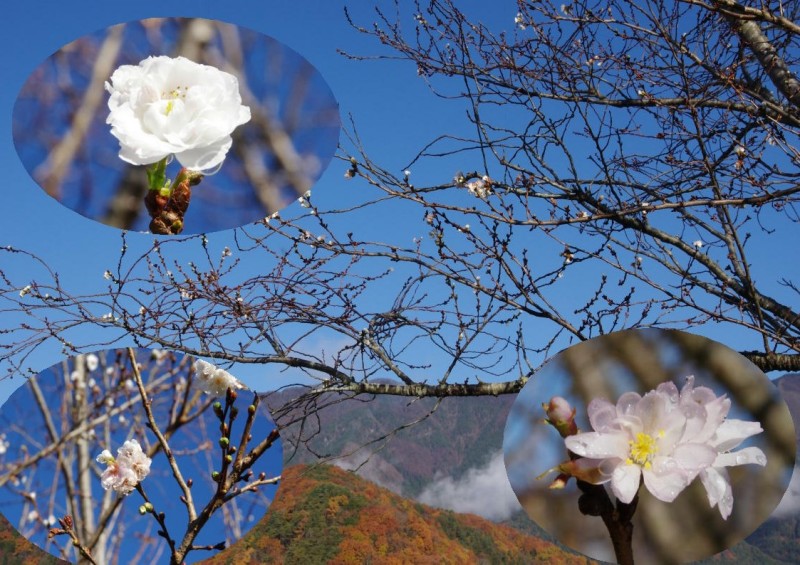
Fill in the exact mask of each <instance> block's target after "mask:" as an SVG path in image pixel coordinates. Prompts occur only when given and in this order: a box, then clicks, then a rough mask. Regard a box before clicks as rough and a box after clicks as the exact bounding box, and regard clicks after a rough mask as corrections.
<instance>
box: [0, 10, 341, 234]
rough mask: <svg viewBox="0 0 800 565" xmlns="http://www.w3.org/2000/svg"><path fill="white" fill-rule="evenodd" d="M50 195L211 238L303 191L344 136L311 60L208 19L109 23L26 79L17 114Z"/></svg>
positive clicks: (20, 148)
mask: <svg viewBox="0 0 800 565" xmlns="http://www.w3.org/2000/svg"><path fill="white" fill-rule="evenodd" d="M12 128H13V138H14V144H15V146H16V149H17V153H18V154H19V157H20V159H21V160H22V163H23V164H24V166H25V168H26V169H27V170H28V172H29V173H30V174H31V176H32V177H33V178H34V180H35V181H36V182H37V184H38V185H39V186H40V187H41V188H42V189H43V190H44V191H45V192H46V193H47V194H48V195H49V196H51V197H53V198H54V199H56V200H57V201H58V202H60V203H61V204H63V205H64V206H66V207H68V208H70V209H72V210H74V211H75V212H78V213H79V214H81V215H83V216H85V217H87V218H90V219H92V220H96V221H98V222H102V223H104V224H106V225H109V226H114V227H117V228H120V229H126V230H136V231H149V232H151V233H154V234H162V235H174V234H178V233H208V232H212V231H217V230H223V229H229V228H234V227H238V226H241V225H244V224H247V223H251V222H255V221H258V220H261V219H263V218H264V217H266V216H268V215H270V214H272V213H275V212H277V211H279V210H280V209H281V208H283V207H285V206H286V205H288V204H290V203H291V202H293V201H295V200H297V198H298V197H299V196H300V195H304V194H306V193H307V192H308V191H309V190H310V189H311V187H312V185H313V183H314V182H315V181H316V180H317V179H318V178H319V177H320V176H321V175H322V172H323V171H324V169H325V168H326V167H327V165H328V163H329V162H330V159H331V158H332V157H333V154H334V152H335V151H336V147H337V144H338V140H339V130H340V118H339V109H338V104H337V102H336V100H335V98H334V96H333V94H332V93H331V90H330V88H329V87H328V85H327V83H326V82H325V79H324V78H323V77H322V75H321V74H320V73H319V72H318V71H317V69H315V68H314V66H313V65H312V64H311V63H309V62H308V61H307V60H306V59H305V58H303V57H302V56H301V55H299V54H298V53H296V52H295V51H293V50H292V49H290V48H289V47H287V46H285V45H283V44H282V43H280V42H278V41H276V40H275V39H272V38H270V37H268V36H266V35H263V34H260V33H258V32H255V31H253V30H249V29H246V28H241V27H238V26H235V25H232V24H228V23H224V22H219V21H214V20H206V19H199V18H152V19H146V20H141V21H134V22H129V23H125V24H119V25H115V26H112V27H110V28H108V29H105V30H102V31H99V32H97V33H93V34H90V35H86V36H84V37H81V38H80V39H76V40H75V41H73V42H71V43H69V44H67V45H65V46H64V47H62V48H61V49H59V50H58V51H57V52H55V53H54V54H53V55H51V56H50V57H49V58H48V59H46V60H45V61H44V62H43V63H42V64H40V65H39V66H38V67H37V68H36V69H35V70H34V71H33V72H32V73H31V75H30V76H29V77H28V80H27V81H26V82H25V84H24V86H23V87H22V90H21V91H20V93H19V96H18V98H17V101H16V104H15V106H14V112H13V117H12Z"/></svg>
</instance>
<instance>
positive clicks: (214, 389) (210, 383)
mask: <svg viewBox="0 0 800 565" xmlns="http://www.w3.org/2000/svg"><path fill="white" fill-rule="evenodd" d="M194 372H195V378H196V379H197V382H198V384H199V385H200V388H201V389H202V390H203V392H205V393H206V394H212V395H214V396H225V393H226V392H227V390H228V389H231V390H240V389H243V388H245V386H244V385H243V384H242V383H240V382H239V381H238V380H237V379H236V377H234V376H233V375H231V374H230V373H229V372H228V371H225V370H223V369H220V368H218V367H217V366H215V365H212V364H211V363H208V362H206V361H203V360H202V359H198V360H197V361H195V362H194Z"/></svg>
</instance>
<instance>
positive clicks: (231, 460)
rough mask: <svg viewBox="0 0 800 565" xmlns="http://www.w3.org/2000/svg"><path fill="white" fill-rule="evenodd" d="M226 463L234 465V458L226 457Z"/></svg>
mask: <svg viewBox="0 0 800 565" xmlns="http://www.w3.org/2000/svg"><path fill="white" fill-rule="evenodd" d="M225 462H226V463H233V456H232V455H226V456H225Z"/></svg>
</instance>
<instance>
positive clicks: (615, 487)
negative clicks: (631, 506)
mask: <svg viewBox="0 0 800 565" xmlns="http://www.w3.org/2000/svg"><path fill="white" fill-rule="evenodd" d="M641 474H642V470H641V468H640V467H639V466H638V465H628V464H626V463H622V464H621V465H618V466H617V468H616V469H614V474H613V475H612V476H611V490H612V492H613V493H614V496H616V497H617V498H618V499H620V500H621V501H622V502H624V503H625V504H627V503H629V502H630V501H631V500H633V497H634V496H636V491H637V490H639V482H640V477H641Z"/></svg>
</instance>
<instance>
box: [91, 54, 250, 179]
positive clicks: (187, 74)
mask: <svg viewBox="0 0 800 565" xmlns="http://www.w3.org/2000/svg"><path fill="white" fill-rule="evenodd" d="M106 90H107V91H108V92H109V93H110V94H111V96H110V98H109V100H108V108H109V110H110V112H109V115H108V119H107V120H106V123H108V124H109V125H110V126H111V134H112V135H113V136H114V137H116V138H117V139H118V140H119V143H120V152H119V157H120V159H122V160H123V161H126V162H128V163H132V164H134V165H149V164H152V163H156V162H158V161H160V160H162V159H164V158H165V157H167V156H169V155H174V156H175V158H176V159H177V160H178V161H179V162H180V163H181V165H183V166H184V167H186V168H188V169H190V170H193V171H207V170H210V169H213V168H215V167H217V166H218V165H220V164H221V163H222V161H223V160H224V159H225V155H226V154H227V153H228V150H229V149H230V147H231V144H232V139H231V133H232V132H233V130H234V129H236V128H237V127H238V126H240V125H242V124H244V123H246V122H248V121H249V120H250V108H248V107H247V106H243V105H242V98H241V95H240V94H239V81H238V80H237V78H236V77H235V76H233V75H232V74H229V73H226V72H223V71H221V70H219V69H217V68H215V67H211V66H208V65H201V64H199V63H195V62H193V61H190V60H189V59H186V58H184V57H176V58H171V57H165V56H160V57H148V58H147V59H145V60H143V61H141V62H140V63H139V64H138V65H122V66H120V67H119V68H117V70H115V71H114V73H113V74H112V75H111V80H110V82H106Z"/></svg>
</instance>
